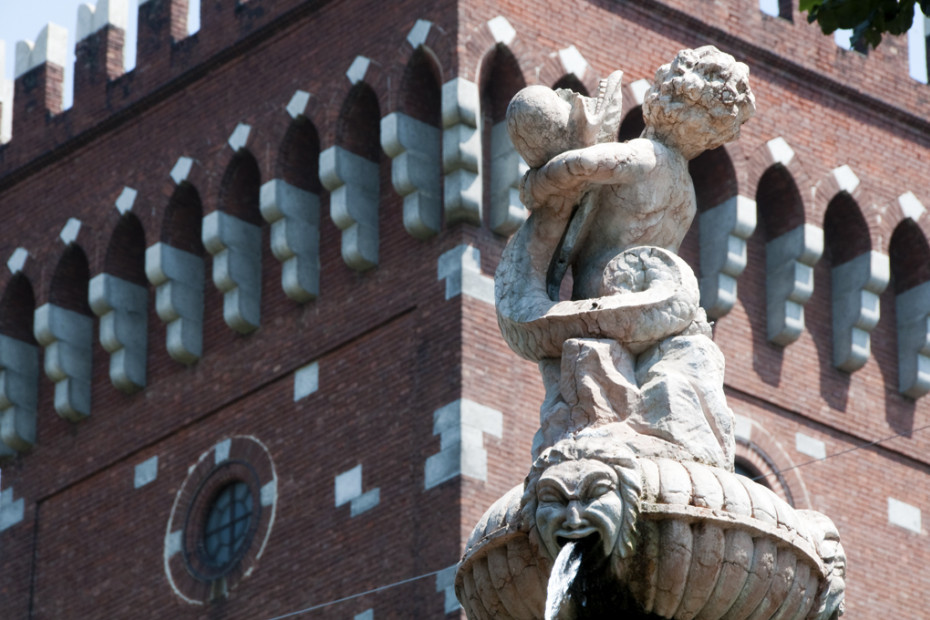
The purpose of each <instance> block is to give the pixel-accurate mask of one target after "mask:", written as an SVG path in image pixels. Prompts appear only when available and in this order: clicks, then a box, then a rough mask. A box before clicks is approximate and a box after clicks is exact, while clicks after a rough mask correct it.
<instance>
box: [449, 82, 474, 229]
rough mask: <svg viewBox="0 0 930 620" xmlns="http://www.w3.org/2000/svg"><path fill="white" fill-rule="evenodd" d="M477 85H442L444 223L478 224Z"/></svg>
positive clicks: (470, 83) (472, 83) (463, 83)
mask: <svg viewBox="0 0 930 620" xmlns="http://www.w3.org/2000/svg"><path fill="white" fill-rule="evenodd" d="M478 101H479V99H478V85H477V84H475V83H474V82H469V81H468V80H466V79H463V78H455V79H454V80H450V81H448V82H446V83H445V84H443V85H442V128H443V131H442V170H443V172H444V173H445V186H444V188H443V203H444V205H445V211H446V224H453V223H456V222H470V223H472V224H477V225H479V226H480V225H481V172H480V171H481V132H480V131H478Z"/></svg>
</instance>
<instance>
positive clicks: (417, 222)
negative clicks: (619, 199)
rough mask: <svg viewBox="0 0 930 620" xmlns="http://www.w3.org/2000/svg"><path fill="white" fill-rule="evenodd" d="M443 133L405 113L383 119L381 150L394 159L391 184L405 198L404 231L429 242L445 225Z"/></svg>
mask: <svg viewBox="0 0 930 620" xmlns="http://www.w3.org/2000/svg"><path fill="white" fill-rule="evenodd" d="M439 138H440V131H439V129H437V128H436V127H432V126H430V125H428V124H426V123H424V122H423V121H418V120H417V119H415V118H411V117H410V116H407V115H406V114H403V113H401V112H393V113H391V114H388V115H387V116H385V117H384V118H382V119H381V148H383V149H384V152H385V153H386V154H387V156H388V157H390V158H391V183H392V184H393V185H394V189H395V190H397V193H398V194H400V195H401V196H402V197H403V198H404V228H406V229H407V232H408V233H410V234H411V235H412V236H413V237H415V238H417V239H428V238H430V237H432V236H433V235H435V234H436V233H438V232H439V229H440V226H441V224H442V213H441V211H442V205H441V203H440V192H441V189H440V188H441V185H440V180H439V171H440V168H439V166H440V164H439V162H440V159H439V154H440V148H439Z"/></svg>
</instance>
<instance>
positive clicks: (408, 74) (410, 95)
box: [400, 47, 442, 128]
mask: <svg viewBox="0 0 930 620" xmlns="http://www.w3.org/2000/svg"><path fill="white" fill-rule="evenodd" d="M440 82H441V80H440V74H439V68H438V67H437V66H436V62H435V61H434V60H433V58H432V56H430V54H429V53H428V52H427V51H426V50H425V49H424V48H423V47H418V48H417V49H416V50H415V51H414V52H413V55H412V56H411V57H410V62H408V63H407V66H406V67H405V68H404V76H403V78H402V79H401V101H400V111H401V112H403V113H404V114H406V115H407V116H410V117H411V118H415V119H417V120H418V121H422V122H424V123H426V124H427V125H431V126H433V127H437V128H438V127H440V126H441V122H442V118H441V117H442V87H441V86H440Z"/></svg>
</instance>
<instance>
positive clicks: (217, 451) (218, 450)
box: [213, 439, 232, 465]
mask: <svg viewBox="0 0 930 620" xmlns="http://www.w3.org/2000/svg"><path fill="white" fill-rule="evenodd" d="M231 445H232V439H224V440H223V441H221V442H219V443H217V444H216V445H215V446H213V462H214V463H215V464H217V465H219V464H220V463H222V462H223V461H225V460H227V459H229V448H230V446H231Z"/></svg>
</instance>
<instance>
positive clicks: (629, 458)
mask: <svg viewBox="0 0 930 620" xmlns="http://www.w3.org/2000/svg"><path fill="white" fill-rule="evenodd" d="M621 75H622V74H621V73H620V72H619V71H618V72H615V73H614V74H612V75H611V76H610V77H609V78H607V79H606V80H603V81H602V82H601V87H600V89H599V92H598V94H597V96H596V97H593V98H589V97H585V96H582V95H580V94H578V93H574V92H571V91H568V90H561V89H560V90H555V91H554V90H551V89H549V88H546V87H543V86H530V87H528V88H525V89H523V90H522V91H520V92H519V93H518V94H517V95H516V96H515V97H514V99H513V101H512V102H511V104H510V107H509V109H508V113H507V127H508V130H509V132H510V136H511V139H512V141H513V143H514V146H515V147H516V149H517V151H518V152H519V153H520V155H521V156H523V158H524V159H525V160H526V162H527V163H528V164H529V165H530V166H531V169H530V171H529V172H528V173H527V175H526V177H525V178H524V180H523V183H522V186H521V199H522V200H523V203H524V204H525V205H526V207H527V209H529V211H530V216H529V218H528V219H527V220H526V222H525V223H524V224H523V225H522V226H521V228H520V229H519V230H518V231H517V232H516V233H515V234H514V236H513V238H512V239H511V240H510V242H509V243H508V245H507V248H506V249H505V250H504V254H503V256H502V259H501V263H500V267H499V268H498V272H497V276H496V282H495V285H496V286H495V291H496V301H497V312H498V322H499V324H500V327H501V333H502V334H503V336H504V339H505V340H506V341H507V343H508V344H509V345H510V347H511V348H512V349H513V350H514V351H515V352H516V353H517V354H519V355H520V356H522V357H524V358H526V359H529V360H532V361H535V362H538V364H539V369H540V373H541V375H542V380H543V383H544V385H545V388H546V397H545V400H544V402H543V403H542V405H541V407H540V429H539V431H538V432H537V435H536V438H535V441H534V444H533V458H534V459H535V461H534V464H533V467H532V469H531V471H530V473H529V475H528V476H527V479H526V482H525V483H524V484H523V485H520V486H518V487H516V488H514V489H513V490H511V491H510V492H509V493H508V494H507V495H505V496H504V497H502V498H501V499H500V500H498V501H497V502H496V503H495V504H494V505H493V506H492V507H491V508H490V509H489V510H488V512H487V513H486V514H485V515H484V517H483V518H482V520H481V522H479V524H478V525H477V526H476V528H475V530H474V532H473V534H472V537H471V539H470V540H469V543H468V547H467V549H466V552H465V556H464V558H463V560H462V564H461V566H460V568H459V571H458V574H457V581H456V591H457V593H458V595H459V599H460V601H461V602H462V604H463V606H464V608H465V610H466V613H467V614H468V617H469V618H473V619H476V618H495V619H501V618H514V619H527V620H529V619H531V618H532V619H535V618H546V619H549V618H578V619H581V618H606V617H623V618H642V619H652V618H656V619H657V618H669V619H671V618H674V619H679V620H686V619H687V620H690V619H693V618H700V619H703V620H717V619H723V618H726V619H729V620H750V619H752V620H756V619H758V620H766V619H776V618H778V619H782V618H784V619H788V618H791V619H810V620H833V619H835V618H837V617H838V616H839V615H840V614H841V613H842V609H843V592H844V590H845V584H844V577H845V555H844V553H843V550H842V545H841V544H840V543H839V536H838V534H837V533H836V529H835V527H834V526H833V524H832V522H830V520H829V519H828V518H826V517H825V516H824V515H821V514H819V513H813V512H811V511H799V510H795V509H794V508H792V507H791V506H789V505H788V504H787V503H785V502H784V501H783V500H781V499H780V498H779V497H778V496H776V495H775V494H774V493H772V492H771V491H770V490H769V489H768V488H766V487H764V486H762V485H760V484H757V483H755V482H752V481H750V480H748V479H746V478H744V477H742V476H739V475H737V474H735V473H733V459H734V436H733V414H732V412H731V411H730V409H729V407H728V405H727V402H726V398H725V395H724V391H723V377H724V360H723V356H722V354H721V353H720V350H719V349H718V347H717V346H716V344H715V343H714V342H713V339H712V333H711V329H710V326H709V324H708V322H707V318H706V316H705V314H704V311H703V310H702V309H701V308H700V306H699V304H698V301H699V292H698V285H697V281H696V279H695V277H694V274H693V272H692V271H691V269H690V268H689V267H688V265H687V264H686V263H685V262H684V261H682V260H681V259H680V258H679V257H678V256H677V251H678V248H679V246H680V245H681V242H682V239H683V238H684V236H685V234H686V233H687V230H688V228H689V226H690V225H691V221H692V219H693V218H694V215H695V211H696V201H695V195H694V188H693V184H692V182H691V177H690V175H689V173H688V161H689V160H691V159H693V158H695V157H697V156H698V155H700V154H701V153H702V152H704V151H705V150H708V149H713V148H717V147H719V146H721V145H723V144H725V143H727V142H729V141H731V140H734V139H736V138H737V137H738V136H739V131H740V126H741V125H742V124H743V123H744V122H746V121H747V120H748V119H749V118H750V117H751V116H752V114H753V112H754V109H755V102H754V97H753V94H752V91H751V90H750V88H749V79H748V78H749V69H748V68H747V67H746V65H744V64H742V63H739V62H736V61H735V60H734V59H733V58H732V57H731V56H729V55H727V54H724V53H722V52H720V51H719V50H717V49H716V48H714V47H712V46H706V47H702V48H699V49H695V50H683V51H681V52H680V53H679V54H678V55H677V56H676V57H675V59H674V60H673V61H672V62H671V63H669V64H667V65H664V66H663V67H661V68H660V69H659V70H658V72H657V73H656V77H655V81H654V83H653V85H652V87H651V89H650V90H649V92H648V93H647V95H646V98H645V101H644V103H643V116H644V120H645V125H646V128H645V130H644V132H643V134H642V136H641V137H639V138H636V139H633V140H629V141H628V142H623V143H620V142H616V135H617V129H618V126H619V120H620V108H621V105H620V103H621V102H620V80H621ZM569 270H571V287H570V289H571V292H570V295H569V294H568V293H566V294H564V297H569V298H568V299H563V293H562V290H563V289H567V288H569V287H568V285H567V284H566V283H565V282H563V280H564V278H565V276H566V275H567V274H568V272H569Z"/></svg>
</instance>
